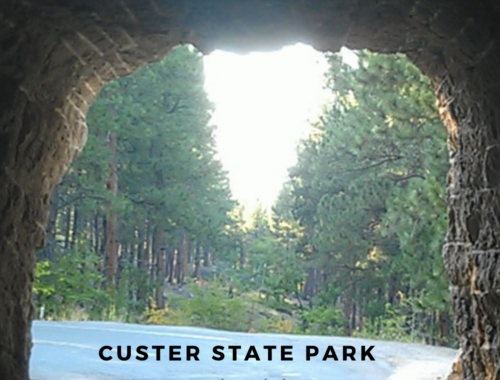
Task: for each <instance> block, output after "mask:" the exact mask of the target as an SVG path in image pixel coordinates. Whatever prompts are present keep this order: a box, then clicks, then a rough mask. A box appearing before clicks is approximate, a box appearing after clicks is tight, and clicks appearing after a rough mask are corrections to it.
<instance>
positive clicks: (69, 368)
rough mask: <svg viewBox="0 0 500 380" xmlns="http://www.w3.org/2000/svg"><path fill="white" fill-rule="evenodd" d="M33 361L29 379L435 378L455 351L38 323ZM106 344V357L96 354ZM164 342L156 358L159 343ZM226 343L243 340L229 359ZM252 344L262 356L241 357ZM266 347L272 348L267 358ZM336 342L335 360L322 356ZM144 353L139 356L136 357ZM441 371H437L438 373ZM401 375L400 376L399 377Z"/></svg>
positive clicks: (327, 339)
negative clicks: (190, 353) (345, 352)
mask: <svg viewBox="0 0 500 380" xmlns="http://www.w3.org/2000/svg"><path fill="white" fill-rule="evenodd" d="M33 338H34V347H33V353H32V359H31V378H32V379H33V380H58V379H61V380H111V379H112V380H188V379H191V380H222V379H224V380H231V379H235V380H283V379H284V380H295V379H304V380H387V379H391V380H392V379H399V378H401V379H405V380H408V379H419V380H420V379H424V380H433V379H436V377H437V376H439V375H441V372H443V371H445V370H446V369H447V368H449V363H450V361H451V360H452V358H453V356H454V352H453V351H452V350H446V349H436V348H433V347H427V346H420V345H409V344H402V343H390V342H381V341H370V340H365V339H354V338H340V337H324V336H322V337H318V336H300V335H283V334H246V333H232V332H224V331H216V330H210V329H203V328H194V327H174V326H143V325H131V324H124V323H108V322H65V323H59V322H58V323H56V322H35V323H34V325H33ZM188 345H190V346H197V347H198V348H199V355H198V358H199V361H195V360H194V358H192V360H190V361H187V360H186V358H187V357H186V346H188ZM308 345H312V346H317V347H318V351H319V353H318V356H316V357H313V358H311V359H310V361H307V360H306V346H308ZM103 346H111V347H112V348H113V349H112V351H110V350H107V351H104V355H105V356H106V357H112V359H111V360H109V361H104V360H102V359H101V358H100V357H99V350H100V349H101V347H103ZM118 346H123V353H124V354H125V353H126V349H127V348H126V346H131V351H132V355H131V358H130V359H129V360H127V361H121V360H119V359H118V358H117V352H116V351H117V347H118ZM138 346H147V347H148V348H147V349H145V350H144V351H145V352H147V353H148V359H147V360H145V361H140V360H137V359H136V356H137V352H136V348H137V347H138ZM152 346H165V347H166V348H165V349H164V350H161V358H160V360H159V361H157V360H156V349H154V348H152ZM169 346H181V349H180V355H179V356H178V357H180V358H181V360H179V361H171V360H169ZM215 346H222V347H224V350H223V352H224V353H225V358H224V360H222V361H215V360H214V359H213V355H214V352H213V348H214V347H215ZM228 346H241V349H239V350H238V351H237V354H236V360H233V357H232V351H231V350H230V349H229V348H228ZM250 346H255V349H256V351H257V353H258V355H259V356H260V361H257V360H256V359H254V358H253V359H249V360H247V361H245V360H244V359H245V355H246V354H247V352H248V349H249V347H250ZM264 346H277V347H278V348H277V349H276V350H273V351H272V353H273V358H272V359H273V360H271V361H270V360H268V350H266V349H264V348H263V347H264ZM280 346H292V347H293V348H292V349H291V350H292V355H291V356H292V357H293V361H282V360H281V358H280ZM328 346H333V348H334V349H335V352H336V355H337V357H338V359H339V361H335V360H333V359H332V358H329V359H327V360H325V361H323V360H322V359H323V356H324V354H325V351H326V350H327V348H328ZM342 346H354V347H355V348H356V351H357V353H356V354H355V356H354V357H355V359H356V361H352V360H350V359H349V358H347V359H348V360H347V361H342ZM361 346H365V347H366V349H368V347H369V346H375V347H374V348H373V349H372V350H371V354H372V356H373V357H374V358H375V361H370V360H368V359H369V357H368V356H367V357H366V358H365V361H361ZM141 357H143V356H141ZM438 372H439V373H438ZM398 373H399V375H398Z"/></svg>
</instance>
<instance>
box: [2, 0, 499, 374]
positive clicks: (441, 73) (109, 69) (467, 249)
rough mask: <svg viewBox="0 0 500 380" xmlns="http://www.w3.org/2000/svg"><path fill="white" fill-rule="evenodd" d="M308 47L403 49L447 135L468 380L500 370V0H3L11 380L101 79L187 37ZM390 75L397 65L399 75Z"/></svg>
mask: <svg viewBox="0 0 500 380" xmlns="http://www.w3.org/2000/svg"><path fill="white" fill-rule="evenodd" d="M299 41H300V42H306V43H310V44H312V45H314V46H315V47H316V48H317V49H320V50H325V51H326V50H329V51H336V50H338V49H339V48H340V47H341V46H343V45H346V46H349V47H351V48H369V49H371V50H374V51H379V52H385V53H393V52H403V53H406V54H407V55H408V56H409V57H410V58H411V59H412V60H413V61H414V62H415V64H416V65H417V66H418V67H420V69H421V70H422V71H423V72H424V73H426V74H427V75H429V77H430V78H431V80H432V82H433V84H434V86H435V89H436V95H437V98H438V101H439V107H440V112H441V115H442V117H443V120H444V122H445V124H446V126H447V128H448V131H449V139H448V145H449V149H450V163H451V171H450V175H449V179H448V186H449V191H448V196H449V204H450V209H449V217H450V226H449V232H448V236H447V243H446V244H445V246H444V249H443V257H444V260H445V262H446V266H447V269H448V272H449V274H450V278H451V288H450V289H451V295H452V302H453V307H454V309H455V312H456V326H457V331H458V332H459V334H460V336H461V345H462V370H463V374H464V378H465V379H467V380H471V379H480V380H483V379H487V380H492V379H500V352H499V349H500V330H499V329H500V297H499V292H500V286H499V281H500V264H498V261H499V260H498V255H499V254H500V241H499V237H500V236H499V235H500V215H499V211H500V197H499V196H500V189H499V185H500V162H499V161H500V141H499V139H500V131H499V127H500V108H499V107H498V104H500V71H499V69H498V68H499V67H500V3H498V2H497V1H496V0H475V1H470V0H357V1H352V0H328V1H327V0H323V1H320V0H308V1H306V0H289V1H282V0H267V1H266V0H204V1H200V0H175V1H174V0H106V1H102V0H101V1H97V0H85V1H84V0H71V1H70V0H2V2H1V4H0V87H1V91H0V212H1V213H0V215H1V218H0V379H10V380H26V379H27V378H28V364H27V363H28V357H29V352H30V346H31V343H30V336H29V328H30V319H31V314H32V308H31V285H32V280H33V267H34V250H35V248H36V247H40V246H41V245H42V244H43V240H44V225H45V223H46V221H47V214H48V202H49V198H50V194H51V191H52V189H53V187H54V185H55V184H56V183H57V182H58V181H59V180H60V179H61V176H62V175H63V173H64V172H65V170H66V169H67V167H68V165H69V164H70V162H71V160H72V159H73V158H74V157H75V155H77V154H78V152H79V151H80V150H81V149H82V147H83V145H84V143H85V138H86V124H85V113H86V110H87V108H88V106H89V104H91V102H92V100H93V99H94V97H95V95H96V94H97V93H98V92H99V89H100V88H101V87H102V85H103V83H104V82H106V81H108V80H111V79H113V78H117V77H119V76H123V75H127V74H129V73H131V72H133V71H134V70H136V69H137V68H138V67H140V66H141V65H143V64H145V63H146V62H149V61H153V60H157V59H159V58H161V57H162V56H163V55H164V54H166V53H167V52H168V51H169V49H170V48H171V47H173V46H175V45H177V44H179V43H184V42H190V43H193V44H195V45H196V46H197V47H198V48H200V49H201V50H203V51H205V52H207V53H208V52H210V51H211V50H213V49H215V48H221V49H230V50H234V51H250V50H254V49H257V50H270V49H274V48H278V47H281V46H282V45H284V44H289V43H295V42H299ZM388 75H390V73H388Z"/></svg>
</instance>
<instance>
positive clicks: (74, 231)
mask: <svg viewBox="0 0 500 380" xmlns="http://www.w3.org/2000/svg"><path fill="white" fill-rule="evenodd" d="M79 229H80V215H79V212H78V207H77V206H75V207H73V225H72V227H71V241H70V248H71V249H73V248H75V245H76V241H77V240H78V234H79Z"/></svg>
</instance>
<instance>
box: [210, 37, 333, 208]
mask: <svg viewBox="0 0 500 380" xmlns="http://www.w3.org/2000/svg"><path fill="white" fill-rule="evenodd" d="M204 62H205V76H206V79H205V88H206V90H207V92H208V95H209V97H210V99H211V100H212V101H213V102H214V103H215V106H216V111H215V113H214V115H213V119H212V123H213V124H214V125H216V126H217V132H216V140H217V146H218V150H219V156H220V159H221V161H222V163H223V165H224V167H225V169H226V170H227V171H228V172H229V178H230V182H231V189H232V191H233V194H234V196H235V198H236V199H238V200H239V201H240V202H241V203H243V204H246V205H248V206H250V207H252V205H255V204H256V203H257V202H258V201H260V202H262V204H263V205H264V206H266V207H270V206H271V205H272V204H273V202H274V201H275V199H276V197H277V195H278V193H279V191H280V189H281V186H282V185H283V182H284V181H285V180H286V177H287V173H288V168H289V167H291V166H292V165H294V163H295V162H296V146H297V143H298V141H299V140H300V139H302V138H305V137H307V135H308V134H309V131H310V122H311V121H314V120H315V118H316V117H317V116H318V115H319V113H320V111H321V109H322V106H323V104H325V101H326V100H327V98H328V96H327V93H326V91H325V90H324V73H325V71H326V70H327V67H328V65H327V62H326V58H325V56H324V55H323V54H322V53H319V52H317V51H315V50H314V49H313V48H312V47H310V46H307V45H302V44H297V45H294V46H288V47H285V48H283V49H281V50H280V51H277V52H273V53H251V54H248V55H238V54H233V53H228V52H224V51H215V52H214V53H212V54H210V55H209V56H206V57H205V61H204Z"/></svg>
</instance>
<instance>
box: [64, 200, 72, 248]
mask: <svg viewBox="0 0 500 380" xmlns="http://www.w3.org/2000/svg"><path fill="white" fill-rule="evenodd" d="M65 216H66V218H65V223H64V249H69V247H70V239H71V208H70V207H66V215H65Z"/></svg>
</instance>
